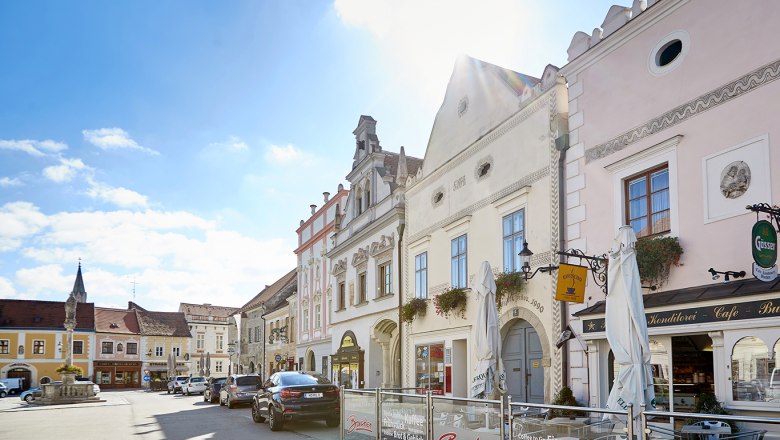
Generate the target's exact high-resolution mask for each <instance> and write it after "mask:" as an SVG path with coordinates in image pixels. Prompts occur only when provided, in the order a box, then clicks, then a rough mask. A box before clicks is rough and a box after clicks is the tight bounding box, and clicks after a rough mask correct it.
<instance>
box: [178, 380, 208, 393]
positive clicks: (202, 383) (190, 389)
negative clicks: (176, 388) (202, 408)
mask: <svg viewBox="0 0 780 440" xmlns="http://www.w3.org/2000/svg"><path fill="white" fill-rule="evenodd" d="M204 391H206V378H205V377H202V376H195V377H190V378H189V379H187V380H186V381H184V383H183V384H182V386H181V392H182V394H185V395H187V396H189V395H190V394H203V392H204Z"/></svg>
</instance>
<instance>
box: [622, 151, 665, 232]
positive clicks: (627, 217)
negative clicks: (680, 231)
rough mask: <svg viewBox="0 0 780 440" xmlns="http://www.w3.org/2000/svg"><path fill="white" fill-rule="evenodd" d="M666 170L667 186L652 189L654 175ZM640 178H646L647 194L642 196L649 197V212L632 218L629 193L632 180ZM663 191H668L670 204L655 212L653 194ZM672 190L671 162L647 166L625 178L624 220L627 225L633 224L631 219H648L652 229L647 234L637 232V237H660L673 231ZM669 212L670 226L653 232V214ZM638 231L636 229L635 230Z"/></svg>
mask: <svg viewBox="0 0 780 440" xmlns="http://www.w3.org/2000/svg"><path fill="white" fill-rule="evenodd" d="M662 170H666V181H667V186H666V188H664V189H662V190H659V191H655V192H653V191H652V176H653V174H654V173H657V172H659V171H662ZM640 178H644V179H645V194H644V196H642V197H645V198H646V199H647V204H646V209H647V214H646V215H644V216H640V217H634V218H631V198H630V193H629V187H630V185H631V182H632V181H636V180H638V179H640ZM662 191H666V192H667V200H668V206H667V208H666V209H663V210H660V211H658V212H653V195H654V194H658V193H660V192H662ZM671 192H672V179H671V172H670V169H669V163H666V162H665V163H661V164H658V165H655V166H653V167H650V168H647V169H645V170H643V171H640V172H638V173H634V174H632V175H630V176H628V177H625V178H623V220H624V222H625V224H626V225H628V226H631V220H637V219H645V220H646V221H647V227H648V228H651V231H650V233H649V234H646V235H639V234H637V238H652V237H658V236H661V235H665V234H668V233H670V232H671V231H672V200H671ZM664 211H666V212H668V213H669V214H668V221H667V222H668V225H669V228H668V229H665V230H663V231H658V232H653V231H652V225H653V222H652V218H653V215H655V214H659V213H662V212H664ZM635 232H636V231H635Z"/></svg>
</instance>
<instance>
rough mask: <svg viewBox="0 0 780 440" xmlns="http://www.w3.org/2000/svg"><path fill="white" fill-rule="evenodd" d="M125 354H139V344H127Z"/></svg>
mask: <svg viewBox="0 0 780 440" xmlns="http://www.w3.org/2000/svg"><path fill="white" fill-rule="evenodd" d="M125 353H127V354H138V343H136V342H128V343H127V350H125Z"/></svg>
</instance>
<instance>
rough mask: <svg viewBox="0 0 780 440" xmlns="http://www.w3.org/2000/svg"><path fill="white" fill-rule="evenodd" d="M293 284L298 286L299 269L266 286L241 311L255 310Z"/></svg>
mask: <svg viewBox="0 0 780 440" xmlns="http://www.w3.org/2000/svg"><path fill="white" fill-rule="evenodd" d="M293 282H294V283H295V284H296V285H297V284H298V271H297V269H293V270H291V271H289V272H288V273H287V274H285V275H284V276H283V277H281V278H279V279H278V280H276V282H274V283H273V284H271V285H270V286H265V289H263V290H261V291H260V293H258V294H257V295H255V297H254V298H252V299H251V300H249V302H248V303H246V304H244V307H241V311H243V312H246V311H247V310H249V309H253V308H255V307H257V306H259V305H260V304H263V303H265V302H266V301H268V300H269V299H271V298H272V297H273V296H274V295H276V294H277V293H279V291H281V290H282V289H284V288H285V287H287V286H288V285H290V284H292V283H293ZM288 296H289V295H288Z"/></svg>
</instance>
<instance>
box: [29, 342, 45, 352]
mask: <svg viewBox="0 0 780 440" xmlns="http://www.w3.org/2000/svg"><path fill="white" fill-rule="evenodd" d="M32 354H42V355H45V354H46V340H45V339H33V349H32Z"/></svg>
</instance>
